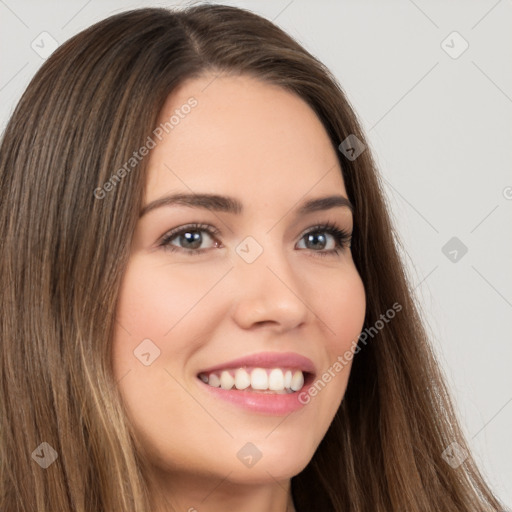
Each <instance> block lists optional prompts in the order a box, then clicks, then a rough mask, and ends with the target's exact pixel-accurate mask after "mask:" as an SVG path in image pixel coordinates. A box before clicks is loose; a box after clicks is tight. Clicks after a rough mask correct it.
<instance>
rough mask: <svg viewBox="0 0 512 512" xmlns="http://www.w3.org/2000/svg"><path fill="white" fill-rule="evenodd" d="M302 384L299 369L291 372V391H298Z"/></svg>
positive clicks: (302, 376) (302, 378)
mask: <svg viewBox="0 0 512 512" xmlns="http://www.w3.org/2000/svg"><path fill="white" fill-rule="evenodd" d="M302 386H304V375H302V372H301V371H300V370H299V371H296V372H295V373H294V374H293V377H292V384H291V388H292V389H293V391H299V389H300V388H302Z"/></svg>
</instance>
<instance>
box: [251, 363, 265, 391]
mask: <svg viewBox="0 0 512 512" xmlns="http://www.w3.org/2000/svg"><path fill="white" fill-rule="evenodd" d="M251 387H252V388H253V389H258V390H263V389H268V376H267V372H266V371H265V370H264V369H263V368H254V370H253V371H252V372H251Z"/></svg>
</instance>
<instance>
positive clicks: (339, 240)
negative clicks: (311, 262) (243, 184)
mask: <svg viewBox="0 0 512 512" xmlns="http://www.w3.org/2000/svg"><path fill="white" fill-rule="evenodd" d="M204 233H206V237H205V236H204V235H203V234H204ZM219 235H220V231H219V230H218V229H216V228H214V227H213V226H210V225H208V224H187V225H185V226H180V227H178V228H175V229H173V230H171V231H169V233H167V234H166V235H164V237H163V238H162V240H161V242H160V244H159V246H160V247H163V248H164V250H167V251H171V252H182V253H185V254H188V255H189V256H193V255H198V254H201V253H204V252H206V251H208V250H210V249H212V248H215V247H222V245H221V243H220V242H219V241H218V240H216V238H215V237H216V236H219ZM326 235H327V236H326ZM329 237H330V238H329ZM208 239H210V240H211V241H212V242H213V244H212V243H210V246H209V247H201V246H202V245H203V243H204V242H205V241H208ZM304 239H305V240H306V245H308V246H307V247H305V248H306V249H309V250H311V251H312V252H313V253H316V254H317V255H319V256H329V255H331V256H334V255H338V254H339V250H340V249H344V248H345V247H350V240H351V235H350V234H349V233H348V232H346V231H345V230H343V229H340V228H339V227H338V226H336V225H335V224H332V223H330V222H327V223H324V224H319V225H317V226H314V227H313V228H310V229H309V231H307V232H306V233H304V234H303V235H302V236H301V238H300V242H301V241H302V240H304ZM331 239H332V240H331ZM175 242H177V243H178V244H180V245H176V243H175ZM300 242H299V244H300ZM326 246H330V248H328V249H326V248H325V247H326ZM299 248H300V249H302V248H304V247H299ZM316 254H315V255H316Z"/></svg>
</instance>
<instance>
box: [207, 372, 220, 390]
mask: <svg viewBox="0 0 512 512" xmlns="http://www.w3.org/2000/svg"><path fill="white" fill-rule="evenodd" d="M208 384H209V385H210V386H213V387H214V388H219V387H220V379H219V376H218V375H217V374H216V373H210V378H209V379H208Z"/></svg>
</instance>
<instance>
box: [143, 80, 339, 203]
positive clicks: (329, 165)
mask: <svg viewBox="0 0 512 512" xmlns="http://www.w3.org/2000/svg"><path fill="white" fill-rule="evenodd" d="M191 105H194V106H191ZM159 123H160V124H159V126H160V127H164V129H163V130H161V132H162V133H161V140H158V139H155V140H156V146H155V148H154V149H152V150H151V154H150V163H149V169H148V177H147V185H146V201H151V200H154V199H155V198H158V197H160V196H161V195H163V194H164V193H168V192H171V191H172V192H179V191H187V192H210V193H211V192H218V193H225V194H229V195H232V196H237V197H240V198H241V199H242V200H243V201H244V202H245V201H246V200H249V202H250V201H251V200H252V201H257V202H258V204H260V205H261V204H262V203H261V201H265V202H266V201H268V202H275V200H278V199H279V200H281V201H285V200H286V201H290V202H295V201H297V200H298V199H299V198H300V197H302V196H304V195H308V193H309V194H310V195H319V194H322V193H333V192H338V193H341V194H343V195H346V190H345V186H344V183H343V178H342V174H341V168H340V163H339V160H338V157H337V154H336V151H335V150H334V148H333V145H332V143H331V141H330V139H329V137H328V135H327V133H326V131H325V128H324V127H323V125H322V123H321V122H320V120H319V119H318V117H317V116H316V114H315V112H314V111H313V110H312V109H311V108H310V107H309V105H307V103H306V102H304V101H303V100H302V99H301V98H299V97H298V96H296V95H295V94H293V93H291V92H289V91H287V90H285V89H283V88H280V87H277V86H275V85H273V84H269V83H267V82H263V81H260V80H258V79H255V78H252V77H248V76H218V77H215V75H205V76H202V77H200V78H195V79H192V80H189V81H187V82H185V83H184V84H182V85H181V86H180V87H179V88H178V89H177V90H175V91H174V92H173V93H172V94H171V95H170V96H169V97H168V98H167V101H166V103H165V105H164V107H163V108H162V111H161V113H160V118H159ZM166 123H167V124H166Z"/></svg>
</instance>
